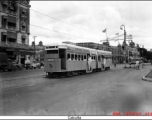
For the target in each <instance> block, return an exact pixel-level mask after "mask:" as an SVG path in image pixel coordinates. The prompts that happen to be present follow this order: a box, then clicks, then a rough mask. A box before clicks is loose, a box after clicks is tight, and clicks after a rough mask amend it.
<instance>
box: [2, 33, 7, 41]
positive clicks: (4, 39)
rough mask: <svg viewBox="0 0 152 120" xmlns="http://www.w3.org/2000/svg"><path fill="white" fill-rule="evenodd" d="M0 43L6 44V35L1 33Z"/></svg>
mask: <svg viewBox="0 0 152 120" xmlns="http://www.w3.org/2000/svg"><path fill="white" fill-rule="evenodd" d="M1 41H2V42H3V43H6V41H7V33H4V32H2V33H1Z"/></svg>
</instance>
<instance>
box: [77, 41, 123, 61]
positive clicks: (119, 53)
mask: <svg viewBox="0 0 152 120" xmlns="http://www.w3.org/2000/svg"><path fill="white" fill-rule="evenodd" d="M76 45H78V46H81V47H87V48H92V49H98V50H104V51H111V52H112V60H114V59H115V60H117V61H118V63H122V62H123V59H124V54H123V50H122V48H121V46H109V45H105V44H97V43H93V42H86V43H76Z"/></svg>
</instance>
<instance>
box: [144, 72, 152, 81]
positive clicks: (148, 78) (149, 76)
mask: <svg viewBox="0 0 152 120" xmlns="http://www.w3.org/2000/svg"><path fill="white" fill-rule="evenodd" d="M142 79H143V80H145V81H152V69H151V70H150V71H149V72H148V73H146V74H145V75H144V76H143V77H142Z"/></svg>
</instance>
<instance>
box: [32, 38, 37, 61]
mask: <svg viewBox="0 0 152 120" xmlns="http://www.w3.org/2000/svg"><path fill="white" fill-rule="evenodd" d="M33 37H34V60H35V54H36V53H35V38H36V37H37V36H33Z"/></svg>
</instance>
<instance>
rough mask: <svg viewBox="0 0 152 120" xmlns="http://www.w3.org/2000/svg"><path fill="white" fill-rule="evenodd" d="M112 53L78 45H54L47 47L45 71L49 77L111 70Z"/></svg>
mask: <svg viewBox="0 0 152 120" xmlns="http://www.w3.org/2000/svg"><path fill="white" fill-rule="evenodd" d="M111 65H112V53H111V52H108V51H103V50H95V49H90V48H85V47H80V46H76V45H70V44H64V43H54V44H51V45H47V46H46V47H45V57H44V71H45V72H46V73H47V75H48V76H49V75H54V74H56V75H67V76H69V75H70V76H71V75H73V74H74V73H79V74H82V73H92V72H97V71H102V70H106V69H110V66H111Z"/></svg>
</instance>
